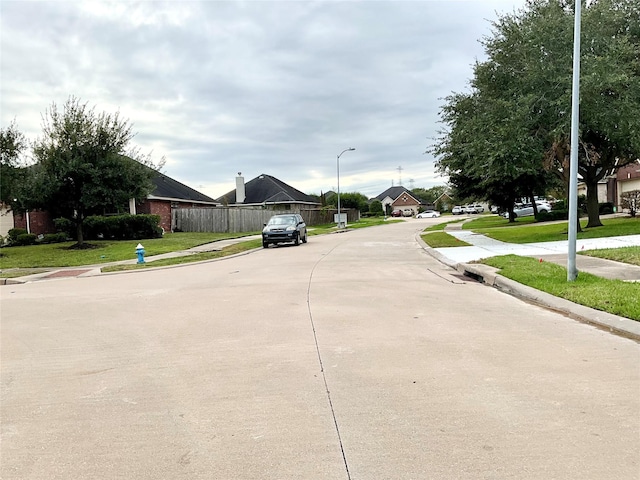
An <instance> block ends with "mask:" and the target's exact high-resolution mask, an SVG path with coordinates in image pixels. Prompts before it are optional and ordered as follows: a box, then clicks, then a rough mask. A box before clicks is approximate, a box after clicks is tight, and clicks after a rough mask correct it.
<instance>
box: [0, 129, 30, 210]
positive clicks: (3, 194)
mask: <svg viewBox="0 0 640 480" xmlns="http://www.w3.org/2000/svg"><path fill="white" fill-rule="evenodd" d="M26 148H27V140H26V139H25V136H24V134H23V133H22V132H21V131H19V130H18V127H17V125H16V122H15V120H14V121H13V122H11V124H10V125H9V126H8V127H7V128H2V129H0V201H2V203H4V204H5V205H12V207H13V208H15V207H16V206H15V205H14V198H16V195H17V192H18V188H19V185H20V183H21V178H22V176H23V175H22V174H23V171H22V169H21V168H20V167H21V166H22V163H23V162H22V159H21V157H22V154H23V153H24V151H25V149H26Z"/></svg>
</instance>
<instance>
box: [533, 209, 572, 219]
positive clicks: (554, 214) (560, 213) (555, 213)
mask: <svg viewBox="0 0 640 480" xmlns="http://www.w3.org/2000/svg"><path fill="white" fill-rule="evenodd" d="M568 219H569V211H568V210H556V209H555V208H554V209H553V210H551V211H550V212H538V216H537V217H536V222H551V221H554V220H568Z"/></svg>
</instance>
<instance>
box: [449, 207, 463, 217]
mask: <svg viewBox="0 0 640 480" xmlns="http://www.w3.org/2000/svg"><path fill="white" fill-rule="evenodd" d="M463 213H464V209H463V208H462V207H461V206H460V205H456V206H455V207H453V208H452V209H451V214H452V215H462V214H463Z"/></svg>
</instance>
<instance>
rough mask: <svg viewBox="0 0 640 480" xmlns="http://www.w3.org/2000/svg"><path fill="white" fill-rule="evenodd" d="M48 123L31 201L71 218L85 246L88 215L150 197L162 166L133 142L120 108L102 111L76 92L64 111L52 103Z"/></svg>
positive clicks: (33, 170) (38, 152)
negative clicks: (89, 104)
mask: <svg viewBox="0 0 640 480" xmlns="http://www.w3.org/2000/svg"><path fill="white" fill-rule="evenodd" d="M42 127H43V137H42V138H40V139H38V140H37V141H36V143H35V145H34V150H33V152H34V156H35V159H36V164H35V165H34V166H33V167H32V168H30V169H29V170H30V177H31V178H30V180H31V186H30V188H29V195H28V198H26V199H25V203H27V205H28V206H29V207H30V208H47V209H49V210H53V212H52V213H55V214H59V215H61V216H64V217H66V218H69V219H71V220H72V221H73V222H74V223H75V225H76V231H77V241H78V246H80V247H82V246H83V244H84V241H83V234H82V225H83V222H84V220H85V218H86V217H87V216H88V215H90V214H91V213H92V212H93V210H96V209H104V208H106V207H111V208H117V207H118V206H121V205H126V203H127V202H128V200H129V199H130V198H138V199H142V198H146V196H147V195H148V194H149V192H150V191H151V189H152V187H153V184H152V178H153V176H154V175H155V174H156V173H157V172H156V169H155V166H154V165H153V164H152V163H151V161H150V160H149V158H148V157H143V156H141V155H139V154H138V152H137V151H136V150H134V149H130V148H129V143H130V141H131V139H132V138H133V133H132V132H131V126H130V125H129V122H128V121H127V120H122V119H121V118H120V116H119V114H117V113H116V114H108V113H104V112H103V113H99V114H98V113H96V112H95V110H94V109H93V108H91V109H90V108H88V107H87V104H86V103H81V102H80V101H79V100H78V99H77V98H75V97H70V98H69V100H67V102H66V103H65V105H64V106H63V109H62V111H59V110H58V108H57V106H56V104H55V103H54V104H52V105H51V107H50V108H49V110H48V111H47V112H46V114H45V115H44V116H43V126H42Z"/></svg>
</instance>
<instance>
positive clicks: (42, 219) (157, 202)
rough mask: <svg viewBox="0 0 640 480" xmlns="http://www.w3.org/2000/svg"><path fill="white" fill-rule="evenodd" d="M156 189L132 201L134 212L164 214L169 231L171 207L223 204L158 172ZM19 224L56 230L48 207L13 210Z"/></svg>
mask: <svg viewBox="0 0 640 480" xmlns="http://www.w3.org/2000/svg"><path fill="white" fill-rule="evenodd" d="M153 184H154V189H153V190H152V192H151V193H150V194H149V196H147V198H146V199H144V200H142V201H135V200H134V199H131V200H130V201H129V211H130V213H132V214H137V213H140V214H152V215H159V216H160V226H161V227H162V228H163V229H164V230H165V231H170V230H171V211H172V210H174V209H176V208H194V207H196V208H202V207H206V208H211V207H218V206H220V203H219V202H216V201H215V200H214V199H213V198H211V197H208V196H207V195H204V194H203V193H200V192H198V191H196V190H194V189H193V188H191V187H188V186H186V185H184V184H183V183H180V182H178V181H177V180H174V179H173V178H171V177H169V176H167V175H165V174H163V173H160V172H157V175H156V176H155V177H154V178H153ZM13 225H14V227H15V228H24V229H25V230H27V231H28V232H29V233H33V234H36V235H40V234H45V233H54V232H55V231H56V229H55V226H54V224H53V219H52V218H51V215H50V214H49V212H47V211H46V210H38V211H29V212H26V213H24V214H22V213H15V212H14V214H13Z"/></svg>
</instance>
